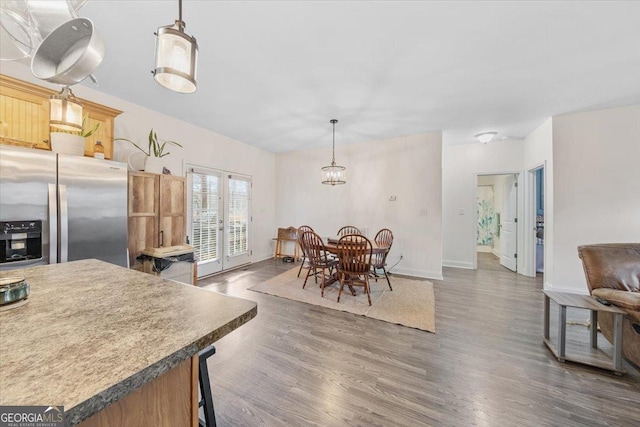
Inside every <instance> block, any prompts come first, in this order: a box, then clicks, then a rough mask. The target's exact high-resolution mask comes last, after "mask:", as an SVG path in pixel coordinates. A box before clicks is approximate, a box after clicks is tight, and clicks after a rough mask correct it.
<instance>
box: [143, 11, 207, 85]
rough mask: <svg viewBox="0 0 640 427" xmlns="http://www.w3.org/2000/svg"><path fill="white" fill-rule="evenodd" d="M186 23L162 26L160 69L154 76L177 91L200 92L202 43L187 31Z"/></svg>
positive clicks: (158, 42) (158, 47) (158, 40)
mask: <svg viewBox="0 0 640 427" xmlns="http://www.w3.org/2000/svg"><path fill="white" fill-rule="evenodd" d="M181 24H182V25H181ZM183 29H184V23H182V22H181V21H176V23H175V25H169V26H166V27H160V28H158V32H157V33H156V34H157V38H156V68H155V70H154V71H153V75H154V78H155V79H156V82H158V83H159V84H160V85H161V86H164V87H166V88H167V89H170V90H172V91H174V92H179V93H193V92H195V91H196V68H197V65H198V43H197V42H196V39H195V37H191V36H190V35H188V34H186V33H185V32H184V31H182V30H183Z"/></svg>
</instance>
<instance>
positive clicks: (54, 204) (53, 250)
mask: <svg viewBox="0 0 640 427" xmlns="http://www.w3.org/2000/svg"><path fill="white" fill-rule="evenodd" d="M57 262H58V195H57V194H56V185H55V184H49V264H56V263H57Z"/></svg>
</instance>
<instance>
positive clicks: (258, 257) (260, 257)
mask: <svg viewBox="0 0 640 427" xmlns="http://www.w3.org/2000/svg"><path fill="white" fill-rule="evenodd" d="M265 259H273V253H268V254H262V255H253V256H252V257H251V262H252V263H254V262H260V261H264V260H265Z"/></svg>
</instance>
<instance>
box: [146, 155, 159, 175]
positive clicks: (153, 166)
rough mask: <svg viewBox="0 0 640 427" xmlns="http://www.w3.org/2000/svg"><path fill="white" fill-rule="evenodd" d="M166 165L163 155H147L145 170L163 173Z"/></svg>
mask: <svg viewBox="0 0 640 427" xmlns="http://www.w3.org/2000/svg"><path fill="white" fill-rule="evenodd" d="M163 167H164V161H163V160H162V157H155V156H147V157H146V158H145V162H144V171H145V172H152V173H159V174H161V173H162V168H163Z"/></svg>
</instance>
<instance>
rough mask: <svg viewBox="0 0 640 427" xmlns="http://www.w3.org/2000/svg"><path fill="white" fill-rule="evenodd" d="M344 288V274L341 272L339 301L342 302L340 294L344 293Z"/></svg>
mask: <svg viewBox="0 0 640 427" xmlns="http://www.w3.org/2000/svg"><path fill="white" fill-rule="evenodd" d="M343 288H344V274H340V290H339V291H338V302H340V295H342V289H343Z"/></svg>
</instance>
